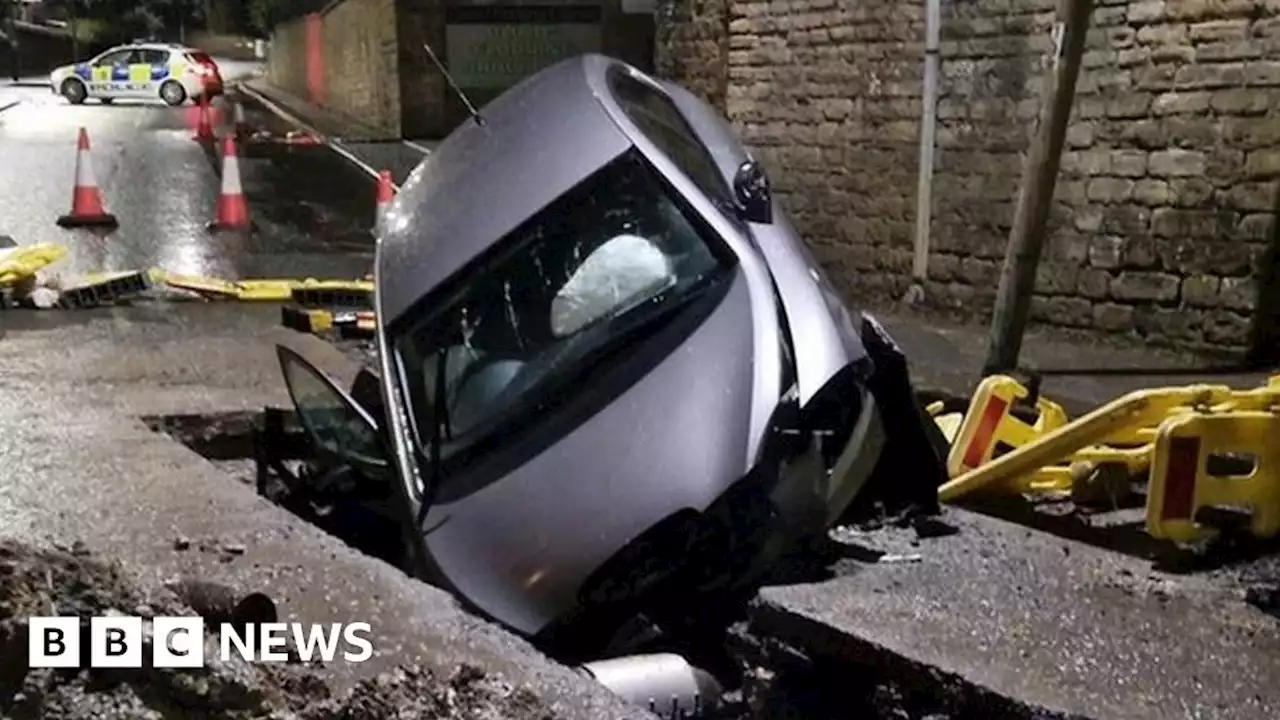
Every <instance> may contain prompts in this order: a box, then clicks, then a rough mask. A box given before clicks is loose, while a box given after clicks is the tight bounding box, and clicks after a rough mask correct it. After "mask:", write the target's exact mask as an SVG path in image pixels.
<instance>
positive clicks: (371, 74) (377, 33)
mask: <svg viewBox="0 0 1280 720" xmlns="http://www.w3.org/2000/svg"><path fill="white" fill-rule="evenodd" d="M323 27H324V33H323V34H324V40H323V43H322V45H323V49H324V50H323V52H324V86H325V104H326V106H327V107H328V108H329V109H331V110H334V111H337V112H339V113H341V114H343V115H346V116H348V117H351V118H355V119H357V120H359V121H360V122H361V124H363V125H367V126H368V127H369V128H370V130H373V131H374V133H375V134H376V135H378V136H383V137H392V138H398V137H400V73H399V66H398V63H397V47H398V46H397V40H396V4H395V0H347V1H346V2H343V3H341V4H338V5H335V6H333V7H332V8H331V9H330V10H329V11H328V12H327V13H325V15H324V25H323Z"/></svg>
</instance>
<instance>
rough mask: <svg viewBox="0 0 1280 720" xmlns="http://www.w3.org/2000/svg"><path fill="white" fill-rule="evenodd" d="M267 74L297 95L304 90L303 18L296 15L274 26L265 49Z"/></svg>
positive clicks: (306, 91) (305, 45) (286, 89)
mask: <svg viewBox="0 0 1280 720" xmlns="http://www.w3.org/2000/svg"><path fill="white" fill-rule="evenodd" d="M267 78H268V79H270V80H271V84H272V85H275V86H276V87H278V88H280V89H282V90H285V91H287V92H289V93H291V94H293V95H296V96H298V97H300V98H307V97H308V90H307V27H306V19H305V18H298V19H297V20H291V21H289V22H286V23H281V24H280V25H277V26H276V27H275V30H273V31H272V33H271V49H270V51H269V52H268V53H267Z"/></svg>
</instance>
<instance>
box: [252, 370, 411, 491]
mask: <svg viewBox="0 0 1280 720" xmlns="http://www.w3.org/2000/svg"><path fill="white" fill-rule="evenodd" d="M276 355H277V357H278V358H279V360H280V369H281V371H282V372H283V374H284V381H285V386H286V388H287V389H288V391H289V397H290V399H292V400H293V404H294V407H295V408H296V409H297V411H298V421H299V423H300V424H301V425H302V427H303V429H304V430H305V431H306V433H307V435H308V436H310V439H311V442H312V445H313V446H314V448H315V449H316V451H317V453H318V454H319V455H320V456H321V457H322V458H325V459H328V460H329V461H330V462H338V463H344V464H346V465H348V466H350V467H351V468H353V469H355V470H356V471H358V472H360V473H361V474H362V475H364V476H365V477H367V478H371V479H386V478H388V477H389V476H390V473H392V472H393V470H392V466H391V463H390V460H389V457H388V455H387V450H386V446H385V444H384V439H383V436H382V434H381V432H380V431H379V424H378V421H377V420H376V419H374V418H373V416H371V415H370V414H369V412H368V411H367V410H366V409H365V408H364V407H361V406H360V405H359V404H358V403H357V402H356V401H355V400H353V399H352V398H351V396H350V395H348V394H347V393H346V392H344V391H343V390H341V389H340V388H339V387H338V386H337V384H335V383H334V382H333V380H332V379H330V378H329V376H328V375H325V374H324V373H323V372H321V371H320V370H318V369H317V368H316V367H315V366H314V365H312V364H311V363H310V362H308V361H307V360H306V359H305V358H303V357H302V356H301V355H299V354H298V353H297V352H295V351H293V350H291V349H289V348H287V347H285V346H283V345H277V346H276Z"/></svg>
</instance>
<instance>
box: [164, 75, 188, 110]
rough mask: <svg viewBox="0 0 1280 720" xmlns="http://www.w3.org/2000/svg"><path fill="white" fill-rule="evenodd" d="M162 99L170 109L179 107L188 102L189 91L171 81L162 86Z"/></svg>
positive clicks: (176, 82) (178, 83)
mask: <svg viewBox="0 0 1280 720" xmlns="http://www.w3.org/2000/svg"><path fill="white" fill-rule="evenodd" d="M160 99H161V100H163V101H164V103H165V104H166V105H168V106H170V107H177V106H179V105H181V104H182V103H184V102H186V101H187V89H186V88H184V87H182V83H180V82H178V81H176V80H169V81H167V82H166V83H165V84H163V85H161V86H160Z"/></svg>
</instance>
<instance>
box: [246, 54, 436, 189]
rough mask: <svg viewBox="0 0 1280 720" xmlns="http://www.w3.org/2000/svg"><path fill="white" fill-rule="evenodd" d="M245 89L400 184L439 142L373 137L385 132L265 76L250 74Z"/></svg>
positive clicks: (369, 169)
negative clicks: (335, 110)
mask: <svg viewBox="0 0 1280 720" xmlns="http://www.w3.org/2000/svg"><path fill="white" fill-rule="evenodd" d="M241 89H242V90H243V91H244V92H245V93H246V94H249V95H250V96H251V97H253V98H254V99H255V100H257V101H258V103H259V104H260V105H261V106H262V107H263V108H265V109H268V110H270V111H272V112H274V113H276V114H277V115H278V116H279V117H281V118H282V119H285V120H287V121H289V122H292V123H294V124H295V125H296V126H298V127H299V128H301V129H304V130H306V131H307V132H310V133H311V134H313V135H316V136H317V137H323V138H324V139H325V141H326V142H327V143H328V144H329V146H330V148H331V149H332V150H333V151H334V152H336V153H338V154H339V155H340V156H341V157H342V158H343V159H345V160H347V161H348V162H350V163H351V164H352V165H354V166H355V167H357V168H358V169H360V170H361V171H362V172H365V173H367V174H369V175H373V176H376V175H377V174H378V172H379V171H382V170H386V171H388V172H390V173H391V179H392V181H393V182H394V183H395V185H396V187H397V188H399V186H400V185H403V184H404V182H405V180H407V179H408V177H409V174H410V173H411V172H413V170H414V168H416V167H417V166H418V165H419V164H421V163H422V161H423V160H424V159H425V158H426V157H427V156H428V155H430V153H431V150H432V148H434V147H435V146H436V145H437V141H435V140H428V139H410V138H405V139H401V140H371V139H369V138H375V137H378V136H379V135H380V134H381V133H380V132H379V131H377V130H374V129H371V128H368V127H366V126H364V125H362V124H361V123H359V122H358V121H356V120H353V119H352V118H348V117H344V116H340V115H338V114H335V113H334V112H333V111H331V110H327V109H325V108H322V107H319V106H317V105H315V104H313V103H310V102H308V101H306V100H304V99H302V98H299V97H298V96H296V95H293V94H291V93H289V92H288V91H286V90H283V89H281V88H278V87H275V86H274V85H272V84H271V83H269V82H267V80H266V79H265V78H261V77H255V78H248V79H246V80H244V81H243V82H242V83H241Z"/></svg>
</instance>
